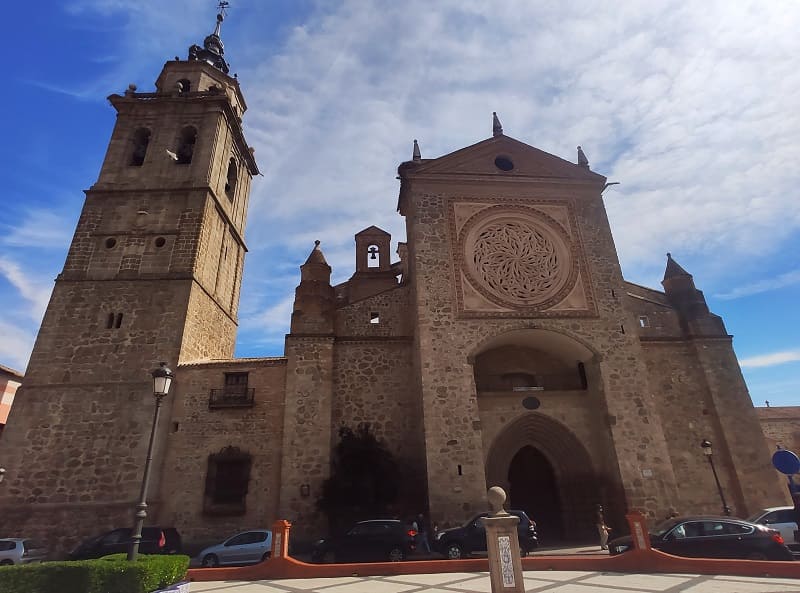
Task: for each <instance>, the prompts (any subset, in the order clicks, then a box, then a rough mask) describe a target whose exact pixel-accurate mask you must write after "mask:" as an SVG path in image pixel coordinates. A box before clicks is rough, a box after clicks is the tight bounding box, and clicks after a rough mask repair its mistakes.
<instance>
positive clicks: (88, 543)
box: [69, 527, 182, 560]
mask: <svg viewBox="0 0 800 593" xmlns="http://www.w3.org/2000/svg"><path fill="white" fill-rule="evenodd" d="M131 533H132V529H131V528H130V527H120V528H118V529H112V530H111V531H107V532H106V533H102V534H100V535H96V536H94V537H90V538H88V539H86V540H84V541H83V542H81V543H80V544H79V545H78V547H77V548H75V549H74V550H73V551H72V552H71V553H70V554H69V559H70V560H89V559H91V558H102V557H103V556H108V555H109V554H124V553H126V552H127V551H128V548H129V546H130V542H131ZM181 551H182V542H181V536H180V534H179V533H178V530H177V529H175V528H174V527H144V528H142V541H141V542H139V553H140V554H180V553H181Z"/></svg>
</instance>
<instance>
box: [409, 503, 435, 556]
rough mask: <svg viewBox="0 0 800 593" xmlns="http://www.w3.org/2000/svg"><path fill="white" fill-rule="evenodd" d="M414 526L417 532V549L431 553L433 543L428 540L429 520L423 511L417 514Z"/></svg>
mask: <svg viewBox="0 0 800 593" xmlns="http://www.w3.org/2000/svg"><path fill="white" fill-rule="evenodd" d="M412 527H415V530H416V532H417V537H416V542H417V550H418V551H420V552H424V553H426V554H430V553H431V544H430V542H429V541H428V520H427V519H426V518H425V515H423V514H422V513H420V514H419V515H417V518H416V520H415V521H414V523H413V525H412Z"/></svg>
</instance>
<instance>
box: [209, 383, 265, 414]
mask: <svg viewBox="0 0 800 593" xmlns="http://www.w3.org/2000/svg"><path fill="white" fill-rule="evenodd" d="M255 394H256V390H255V388H253V387H251V388H249V389H248V388H246V387H245V388H236V387H228V388H225V389H212V390H211V396H210V397H209V398H208V409H209V410H218V409H220V408H252V407H253V404H254V401H255Z"/></svg>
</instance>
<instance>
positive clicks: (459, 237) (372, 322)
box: [0, 20, 787, 550]
mask: <svg viewBox="0 0 800 593" xmlns="http://www.w3.org/2000/svg"><path fill="white" fill-rule="evenodd" d="M220 22H221V20H220ZM109 99H110V101H111V103H112V105H113V106H114V108H115V109H116V111H117V114H118V115H117V122H116V125H115V127H114V130H113V132H112V135H111V141H110V144H109V148H108V152H107V155H106V158H105V160H104V162H103V165H102V168H101V171H100V174H99V178H98V180H97V182H96V183H95V184H94V185H93V186H92V187H91V188H90V189H89V190H87V191H86V201H85V204H84V207H83V211H82V213H81V216H80V220H79V222H78V225H77V229H76V231H75V235H74V238H73V241H72V244H71V246H70V250H69V253H68V256H67V260H66V263H65V265H64V269H63V271H62V272H61V274H59V276H58V278H57V281H56V284H55V288H54V291H53V295H52V297H51V300H50V304H49V306H48V308H47V312H46V314H45V317H44V320H43V322H42V326H41V330H40V332H39V334H38V337H37V340H36V344H35V347H34V350H33V354H32V356H31V360H30V364H29V366H28V369H27V372H26V374H25V380H24V383H23V386H22V388H21V389H20V395H21V397H19V398H18V402H19V403H18V404H15V406H14V408H13V410H12V417H11V419H10V422H9V426H8V427H7V429H6V432H5V434H4V435H3V439H2V441H0V458H2V460H3V464H4V466H5V467H6V470H7V473H6V480H5V482H4V484H3V487H2V488H0V513H1V514H2V517H3V524H4V527H5V530H4V531H9V530H10V531H11V532H18V533H24V534H25V535H26V536H39V537H43V538H44V537H48V539H49V541H53V542H57V545H58V546H59V547H60V549H62V550H63V549H67V548H68V547H69V546H71V545H72V544H74V542H75V541H76V540H77V539H80V538H82V537H85V536H88V535H91V534H93V533H96V532H99V531H101V530H103V529H110V528H112V527H116V526H120V525H127V524H129V523H130V522H131V516H132V509H133V507H134V505H135V500H136V497H137V494H138V490H139V485H140V481H141V478H142V471H143V463H144V458H145V452H146V446H147V436H148V434H149V431H150V426H151V422H152V413H153V402H152V395H151V387H150V382H149V381H150V380H149V372H150V371H151V369H152V368H154V367H156V366H157V365H158V362H159V361H168V362H169V363H170V364H171V366H172V367H173V369H174V370H175V374H176V379H175V381H174V386H173V390H172V393H171V394H170V396H169V398H168V400H167V403H166V404H165V409H164V411H163V414H162V417H161V421H160V424H159V426H158V428H157V447H156V450H155V455H154V466H153V467H154V475H153V478H152V480H151V487H150V495H149V500H148V502H149V511H148V522H151V523H156V524H160V525H174V526H176V527H177V528H178V529H179V530H180V531H181V533H182V534H183V536H184V539H185V540H186V541H201V540H211V539H214V538H219V537H222V536H225V535H227V534H230V533H232V532H233V531H235V530H238V529H243V528H249V527H255V526H268V525H270V524H271V523H272V521H274V520H276V519H279V518H288V519H290V520H291V521H293V523H294V525H295V532H296V533H297V536H298V537H308V538H310V537H313V536H316V535H319V534H320V533H321V532H322V531H324V529H325V522H324V520H323V517H322V516H321V514H320V513H319V512H318V511H317V509H316V500H317V497H318V496H319V494H320V491H321V485H322V483H323V481H324V480H325V478H326V477H327V476H328V475H329V472H330V456H331V451H332V449H333V447H334V446H335V444H336V442H337V440H338V437H337V432H338V428H339V427H340V426H343V425H344V426H351V427H352V426H356V425H358V424H360V423H368V424H369V425H370V426H371V427H372V429H373V431H374V432H375V433H376V434H377V435H378V436H379V437H380V438H381V439H382V440H383V441H384V442H385V443H386V444H387V446H388V447H389V449H390V450H391V451H392V452H393V453H394V454H395V456H396V457H397V458H398V459H400V460H402V462H403V463H404V464H406V465H407V466H408V467H410V468H412V471H413V472H414V475H415V476H416V477H417V478H418V480H419V482H420V484H421V485H422V486H423V488H424V491H425V492H426V499H427V508H426V509H418V510H425V511H426V512H428V513H429V514H430V516H431V518H432V519H433V520H435V521H437V522H438V523H439V524H440V525H443V526H444V525H446V524H456V523H460V522H462V521H463V520H465V519H466V518H468V517H469V516H470V515H471V514H473V513H475V512H478V511H482V510H484V509H485V508H486V499H485V495H486V489H487V487H489V486H493V485H500V486H503V487H504V488H505V489H506V490H507V491H508V492H509V493H510V504H511V506H512V507H516V508H523V509H525V510H527V511H528V512H529V514H530V515H531V516H532V517H534V518H535V519H536V520H537V521H538V522H539V524H540V528H541V531H542V533H543V534H544V535H546V536H547V537H549V538H550V539H552V540H556V539H569V538H576V537H582V536H584V535H587V534H591V533H592V529H593V525H594V515H593V512H594V505H595V504H597V503H601V504H603V505H605V507H606V508H607V517H608V518H609V519H610V520H611V521H613V522H616V523H617V524H621V522H622V516H623V514H624V513H625V512H626V511H627V510H629V509H638V510H641V511H643V512H645V513H646V514H647V515H648V516H649V517H651V518H652V519H654V520H655V519H659V518H661V517H663V516H664V515H666V514H667V512H668V510H669V509H670V508H675V509H677V510H678V511H679V512H692V513H695V512H714V513H717V512H720V510H721V506H720V501H719V496H718V493H717V489H716V486H715V483H714V478H713V475H712V473H711V471H710V468H709V466H708V463H707V461H706V458H705V457H704V455H703V452H702V451H701V449H700V446H699V445H700V442H701V440H703V439H709V440H711V441H712V442H713V444H714V451H715V460H716V466H717V469H718V471H719V474H720V480H721V483H722V487H723V489H724V492H725V493H726V495H727V499H728V504H729V505H730V506H731V507H732V509H733V512H734V514H736V515H740V516H745V515H747V514H748V513H750V512H752V511H753V510H755V509H757V508H760V507H762V506H765V505H774V504H781V503H783V502H784V501H785V500H787V498H786V494H785V488H783V487H782V486H781V483H780V482H779V480H778V478H777V476H776V475H775V472H774V470H773V469H771V467H770V465H769V455H770V451H769V448H768V446H767V443H766V441H765V438H764V435H763V433H762V429H761V426H760V425H759V419H758V417H757V414H756V411H755V410H754V408H753V405H752V403H751V401H750V397H749V395H748V392H747V387H746V385H745V383H744V380H743V378H742V375H741V372H740V369H739V365H738V362H737V359H736V356H735V354H734V352H733V348H732V342H731V340H732V339H731V336H729V335H728V334H727V332H726V330H725V327H724V325H723V322H722V320H721V318H720V317H718V316H716V315H714V314H713V313H711V312H710V311H709V309H708V307H707V305H706V302H705V300H704V298H703V294H702V292H701V291H700V290H698V289H697V288H696V287H695V285H694V281H693V278H692V276H691V275H690V274H688V273H687V272H686V271H685V270H683V269H682V268H681V267H680V266H679V265H678V264H677V263H676V262H675V260H673V259H672V258H671V257H668V260H667V265H666V270H665V276H664V281H663V290H655V289H650V288H645V287H642V286H638V285H636V284H632V283H630V282H626V281H625V280H624V279H623V277H622V272H621V269H620V265H619V260H618V257H617V253H616V249H615V247H614V242H613V238H612V235H611V231H610V227H609V224H608V220H607V217H606V212H605V208H604V205H603V198H602V192H603V190H604V189H605V187H606V178H605V177H603V176H602V175H599V174H597V173H595V172H593V171H591V170H590V168H589V164H588V162H587V161H586V158H585V156H584V155H583V153H582V152H580V151H579V158H578V162H577V163H573V162H569V161H567V160H564V159H562V158H559V157H557V156H554V155H551V154H548V153H545V152H543V151H541V150H538V149H536V148H534V147H532V146H529V145H527V144H525V143H523V142H520V141H518V140H515V139H513V138H511V137H509V136H507V135H505V134H504V133H503V130H502V128H501V127H500V122H499V120H498V119H497V118H496V117H495V121H494V124H495V125H494V132H493V135H492V136H491V137H490V138H488V139H486V140H483V141H481V142H478V143H477V144H474V145H472V146H469V147H467V148H464V149H461V150H458V151H456V152H453V153H451V154H447V155H444V156H441V157H439V158H432V159H423V158H421V155H420V153H419V150H418V148H417V147H416V144H415V150H414V153H413V158H412V160H410V161H407V162H404V163H402V164H401V165H400V166H399V169H398V175H399V178H400V193H399V200H398V203H397V209H398V212H399V214H400V216H402V217H403V218H404V220H405V223H406V237H407V241H406V242H405V243H399V244H397V246H396V253H397V254H398V257H396V258H393V257H392V250H393V248H394V247H395V245H394V244H393V242H392V238H391V237H390V235H389V234H388V233H386V232H384V231H383V230H381V229H379V228H376V227H369V228H367V229H364V230H363V231H361V232H359V233H357V234H356V235H355V253H354V257H355V273H354V274H353V276H352V277H351V278H350V279H349V280H348V281H347V282H344V283H342V284H339V285H336V286H334V285H331V283H330V277H331V268H330V266H329V265H328V264H327V262H326V261H325V257H324V255H323V252H322V249H321V246H320V245H319V244H317V245H316V246H314V247H313V249H311V252H310V255H309V256H308V259H307V261H306V262H305V264H304V265H303V266H301V268H300V281H299V284H298V286H297V289H296V293H295V304H294V311H293V313H292V319H291V330H290V333H289V334H288V335H287V336H286V343H285V352H284V356H281V357H270V358H243V359H242V358H240V359H236V358H234V357H233V352H234V343H235V339H236V330H237V325H238V321H237V309H238V301H239V291H240V286H241V277H242V269H243V261H244V255H245V252H246V246H245V242H244V229H245V222H246V218H247V208H248V199H249V192H250V183H251V180H252V177H253V176H254V175H256V174H257V173H258V166H257V164H256V161H255V159H254V156H253V152H252V150H251V149H250V148H249V147H248V144H247V142H246V140H245V137H244V133H243V130H242V125H241V122H242V117H243V115H244V112H245V111H246V108H247V106H246V103H245V99H244V96H243V95H242V93H241V91H240V88H239V84H238V81H237V80H236V79H235V78H234V77H231V76H229V74H228V67H227V64H226V62H225V60H224V58H223V46H222V41H221V40H220V37H219V25H218V27H217V29H216V31H215V32H214V33H213V34H212V35H209V36H208V37H207V38H206V40H205V43H204V45H203V47H200V46H193V47H192V48H191V49H190V52H189V57H188V59H187V60H176V61H171V62H167V63H166V64H165V66H164V69H163V71H162V72H161V75H160V76H159V78H158V80H157V81H156V91H155V92H152V93H140V92H137V91H136V89H135V88H129V89H128V91H126V92H125V93H124V95H112V96H111V97H110V98H109ZM387 207H389V203H388V201H387ZM264 265H266V266H268V265H269V264H268V262H265V263H264Z"/></svg>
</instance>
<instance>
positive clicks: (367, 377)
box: [331, 340, 425, 480]
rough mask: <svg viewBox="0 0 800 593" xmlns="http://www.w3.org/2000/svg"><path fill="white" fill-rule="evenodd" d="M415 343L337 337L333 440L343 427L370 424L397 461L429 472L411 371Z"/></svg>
mask: <svg viewBox="0 0 800 593" xmlns="http://www.w3.org/2000/svg"><path fill="white" fill-rule="evenodd" d="M411 346H412V344H411V342H410V341H409V340H397V341H388V340H387V341H358V340H353V341H350V340H348V341H337V342H336V349H335V351H334V374H333V412H332V415H331V425H332V430H331V433H332V436H333V439H334V445H335V444H336V442H338V437H337V431H338V428H339V427H340V426H343V425H344V426H348V427H350V428H355V427H356V426H358V425H359V424H360V423H367V424H369V425H370V427H371V428H372V430H373V433H374V434H375V435H376V436H377V437H378V438H379V439H381V440H383V441H384V442H385V443H386V445H387V446H388V448H389V450H390V451H391V452H392V453H393V454H394V455H395V456H396V457H397V459H398V460H401V461H404V462H406V463H408V464H410V466H411V467H412V468H415V469H416V471H417V472H418V477H419V479H422V480H424V476H425V461H424V460H425V445H424V440H423V432H422V418H421V415H420V406H419V400H420V398H419V393H418V391H417V390H416V389H415V383H414V382H410V381H409V377H410V376H411V374H412V347H411Z"/></svg>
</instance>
